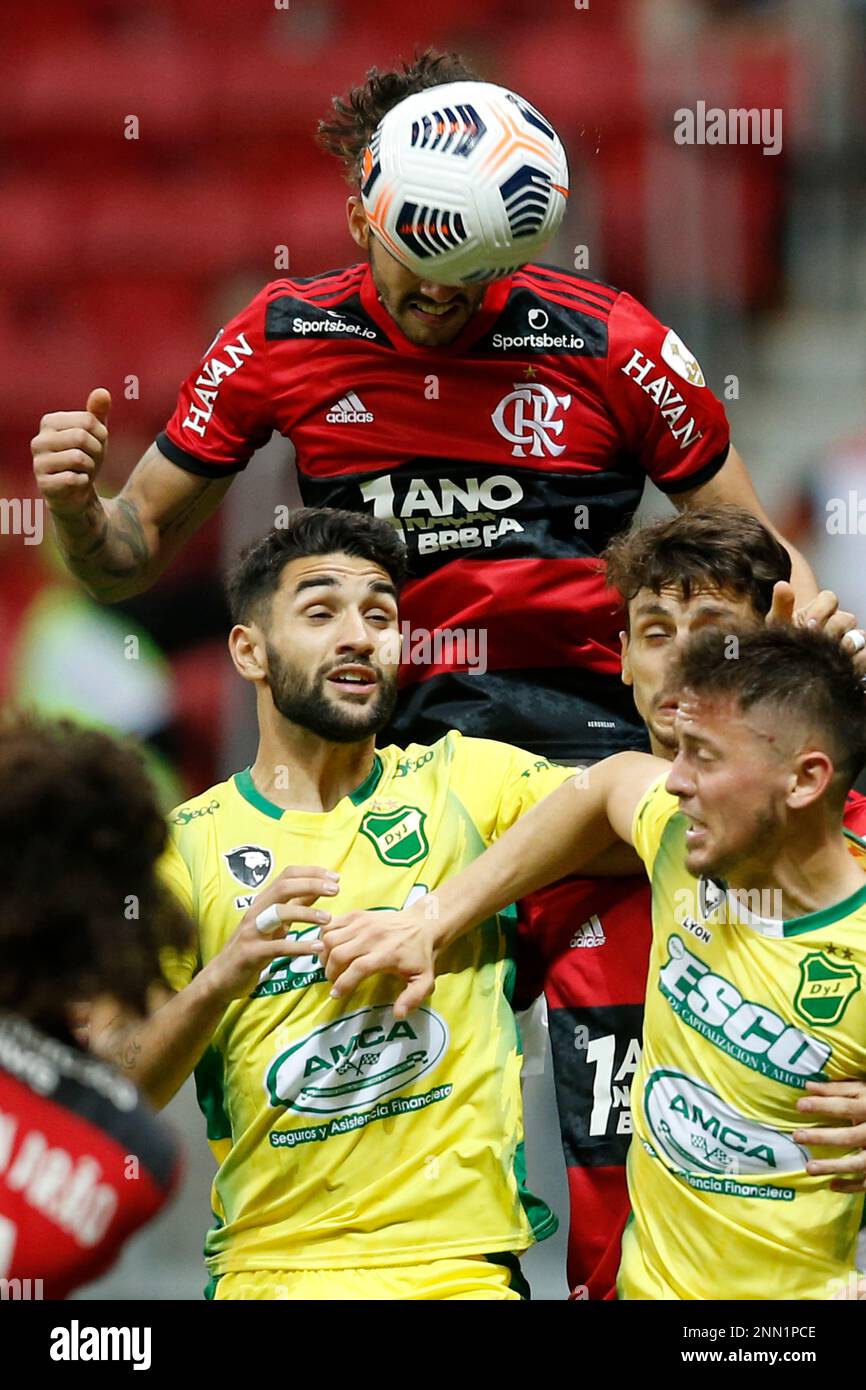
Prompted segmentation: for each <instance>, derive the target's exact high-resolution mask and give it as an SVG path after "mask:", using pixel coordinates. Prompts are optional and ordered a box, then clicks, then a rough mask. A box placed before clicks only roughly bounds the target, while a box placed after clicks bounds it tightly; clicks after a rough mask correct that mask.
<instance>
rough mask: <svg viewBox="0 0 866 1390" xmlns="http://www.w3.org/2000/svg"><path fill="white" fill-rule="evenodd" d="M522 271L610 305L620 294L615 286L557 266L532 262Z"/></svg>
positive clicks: (523, 267)
mask: <svg viewBox="0 0 866 1390" xmlns="http://www.w3.org/2000/svg"><path fill="white" fill-rule="evenodd" d="M520 270H521V272H522V273H523V274H524V275H532V276H534V277H535V278H537V279H539V280H545V281H546V280H549V281H550V282H551V283H554V284H559V285H561V286H562V288H563V289H567V290H571V291H572V292H573V293H575V294H589V295H592V296H594V297H595V298H598V299H602V300H605V301H606V302H607V303H609V304H613V302H614V300H615V299H617V298H618V297H619V294H620V291H619V290H618V289H617V288H616V287H615V286H614V285H607V284H605V283H604V281H602V280H591V279H590V278H589V277H588V276H586V275H576V274H575V273H574V272H573V271H570V270H560V269H559V268H558V267H557V266H551V265H534V264H532V263H531V262H530V263H529V264H528V265H523V266H521V267H520Z"/></svg>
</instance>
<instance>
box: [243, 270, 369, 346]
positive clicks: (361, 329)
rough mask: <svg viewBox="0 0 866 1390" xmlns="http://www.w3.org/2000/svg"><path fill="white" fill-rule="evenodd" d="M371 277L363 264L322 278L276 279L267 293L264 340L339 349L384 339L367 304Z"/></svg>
mask: <svg viewBox="0 0 866 1390" xmlns="http://www.w3.org/2000/svg"><path fill="white" fill-rule="evenodd" d="M366 274H367V266H366V264H365V263H363V262H360V263H358V264H356V265H350V266H344V267H343V268H342V269H340V270H326V271H323V272H322V274H320V275H311V276H306V277H303V278H291V279H289V278H286V279H283V280H272V281H271V282H270V283H269V284H268V285H267V286H266V287H265V290H264V292H263V295H264V333H265V338H266V339H267V340H268V341H269V342H276V341H281V342H286V341H291V340H294V341H296V342H299V343H310V342H313V343H330V344H332V345H333V344H336V345H337V346H339V345H340V344H341V343H345V342H350V341H357V339H359V338H361V339H363V340H365V341H368V342H369V341H371V340H376V341H379V340H382V333H381V330H380V328H379V326H378V325H377V324H376V323H375V321H374V320H373V319H372V318H371V317H370V315H369V314H368V313H367V311H366V309H365V307H364V305H363V303H362V298H361V287H362V285H363V283H364V279H365V276H366Z"/></svg>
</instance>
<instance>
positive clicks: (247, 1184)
mask: <svg viewBox="0 0 866 1390" xmlns="http://www.w3.org/2000/svg"><path fill="white" fill-rule="evenodd" d="M573 775H574V774H573V770H571V769H568V768H563V767H552V766H551V765H550V764H549V763H548V762H547V761H546V760H545V759H542V758H537V757H534V756H533V755H532V754H530V753H525V752H523V751H521V750H520V749H517V748H512V747H510V746H509V745H507V744H502V743H495V742H491V741H488V740H485V739H474V738H463V737H462V736H461V735H460V734H459V733H449V734H447V735H446V736H445V737H444V738H442V739H441V740H440V741H439V742H438V743H436V744H434V745H432V747H423V746H420V745H415V744H413V745H410V747H409V748H407V749H406V750H405V751H403V750H401V749H399V748H393V747H392V748H387V749H384V750H380V751H379V752H378V753H377V754H376V758H375V763H374V767H373V770H372V771H371V773H370V775H369V777H368V778H367V780H366V781H365V782H364V783H363V784H362V785H361V786H359V787H358V788H357V789H356V791H355V792H353V793H352V795H350V796H347V797H344V798H343V800H342V801H340V802H339V804H338V805H337V806H335V807H334V809H333V810H332V811H330V812H328V813H326V814H321V813H314V812H309V811H284V810H282V809H281V808H280V807H278V806H276V805H274V803H273V802H271V801H269V800H267V799H266V798H265V797H264V796H262V795H261V794H260V793H259V792H258V791H257V790H256V788H255V786H254V785H253V782H252V779H251V776H250V773H249V771H246V772H241V773H238V774H237V775H236V776H235V777H233V778H231V779H230V780H229V781H228V782H224V783H222V784H220V785H219V786H216V787H213V788H211V790H210V791H207V792H205V793H204V794H203V795H202V796H198V797H195V798H194V799H193V800H191V801H188V802H186V803H184V805H182V806H180V807H179V808H178V809H177V810H176V811H175V812H174V813H173V815H172V816H171V818H170V822H171V845H170V848H169V851H168V852H167V854H166V858H165V875H166V878H167V880H168V882H169V883H170V885H171V886H172V888H173V889H174V891H175V892H176V894H177V895H178V897H179V898H180V900H181V902H182V903H183V904H184V905H185V906H186V908H187V910H188V911H189V913H190V914H191V916H192V917H193V919H194V921H195V922H196V923H197V924H198V949H197V951H191V952H190V953H189V955H188V956H187V957H186V958H183V957H179V958H175V959H173V960H171V961H169V962H167V966H166V975H167V978H168V980H169V983H170V984H171V985H172V987H173V988H175V989H181V988H182V987H183V986H184V985H185V984H187V983H188V982H189V981H190V979H191V978H192V976H193V974H194V972H195V971H196V970H197V969H198V968H200V966H201V965H202V964H206V963H207V962H208V961H209V960H211V959H212V958H213V957H214V956H215V955H216V954H217V952H218V951H219V950H220V949H221V948H222V947H223V946H224V945H225V943H226V941H227V940H228V939H229V937H230V936H231V935H232V933H233V932H234V931H235V929H236V928H237V925H238V923H239V921H240V919H241V917H242V916H243V914H244V912H245V911H246V909H247V907H248V906H249V904H250V903H251V901H252V899H253V897H254V896H255V895H256V894H257V893H258V892H260V891H261V890H262V889H263V888H265V887H266V886H267V884H268V883H269V881H270V880H271V879H272V878H273V877H274V876H275V875H277V874H279V873H280V872H281V871H282V870H284V869H285V868H286V867H287V866H288V865H291V864H297V865H303V864H320V865H322V866H323V867H324V868H328V869H334V870H336V871H337V872H338V873H339V874H340V892H339V895H338V896H337V897H335V898H331V899H328V900H326V901H324V902H323V904H322V905H323V906H325V907H326V908H327V909H328V911H330V912H333V913H334V914H339V913H342V912H348V911H351V910H353V909H358V908H401V907H404V906H405V905H407V904H408V903H410V902H412V901H414V900H415V899H416V898H418V897H419V896H421V895H423V894H424V893H425V892H427V891H431V890H433V889H435V888H437V887H438V886H439V885H440V884H442V883H444V882H445V881H446V880H447V879H449V878H451V877H452V876H453V875H454V874H456V873H458V872H459V871H460V869H462V868H463V867H464V866H465V865H467V864H468V863H470V861H471V860H473V859H474V858H475V857H476V855H479V854H481V853H482V852H483V850H484V849H485V848H486V847H487V846H488V845H489V844H490V843H491V842H492V841H493V840H494V839H496V838H497V837H498V836H499V835H501V834H503V833H504V831H505V830H506V829H507V828H508V827H509V826H510V825H512V824H513V823H514V821H516V820H517V819H518V817H519V816H521V815H522V814H523V813H524V812H525V811H527V810H528V809H529V808H530V807H531V806H533V805H534V804H535V803H536V802H537V801H539V800H541V798H542V797H544V796H545V795H547V793H548V792H550V791H553V790H554V789H555V788H556V787H557V786H559V785H560V784H561V783H562V782H563V781H565V780H567V779H568V778H569V777H570V776H573ZM506 928H507V924H506V923H505V921H504V920H502V919H491V920H489V921H486V922H484V923H482V925H481V926H480V927H479V928H478V929H477V930H475V931H473V932H472V933H470V934H469V935H467V936H465V937H464V938H462V939H461V940H460V941H458V942H457V943H455V945H454V946H452V947H451V948H449V950H448V952H447V953H446V954H444V955H443V956H442V957H441V958H440V961H439V963H438V971H439V973H438V976H437V981H436V988H435V990H434V992H433V994H432V995H431V997H430V998H429V999H428V1000H427V1001H426V1002H425V1004H424V1005H423V1007H421V1008H418V1009H416V1010H415V1011H414V1012H413V1013H411V1014H410V1015H409V1017H408V1018H407V1019H406V1020H404V1021H400V1020H398V1019H396V1018H395V1017H394V1013H393V1008H392V1005H393V1002H394V1000H395V998H396V997H397V994H398V993H399V992H400V990H401V988H402V985H401V982H400V981H398V980H396V979H394V978H393V977H388V976H382V975H380V976H376V977H374V978H372V979H370V980H367V981H365V982H364V983H363V984H362V985H361V986H360V987H359V988H358V989H357V990H356V991H355V992H354V994H352V995H351V996H350V997H349V998H347V999H342V1000H335V999H332V998H331V997H330V983H329V982H328V981H327V980H326V979H325V975H324V972H323V971H322V970H321V968H320V966H319V962H318V960H317V959H316V958H315V957H313V956H306V957H303V956H302V957H295V958H288V957H283V958H281V959H279V960H277V961H275V962H274V964H273V965H272V966H271V967H269V968H268V969H267V970H266V971H265V972H264V973H263V975H262V977H261V979H260V980H259V983H258V985H257V986H256V988H255V989H254V990H253V991H252V993H251V995H250V996H249V998H245V999H242V1000H236V1001H235V1002H233V1003H232V1004H231V1006H230V1007H229V1008H227V1010H226V1012H225V1014H224V1016H223V1018H222V1020H221V1022H220V1025H219V1027H218V1028H217V1030H216V1033H215V1035H214V1037H213V1040H212V1043H211V1045H210V1047H209V1048H208V1050H207V1052H206V1053H205V1055H204V1057H203V1058H202V1060H201V1063H200V1065H199V1066H198V1068H197V1069H196V1086H197V1091H198V1097H199V1103H200V1105H201V1108H202V1110H203V1112H204V1114H205V1116H206V1118H207V1129H208V1137H209V1139H210V1141H211V1145H212V1147H213V1150H214V1153H215V1156H216V1158H217V1162H218V1163H219V1171H218V1172H217V1175H216V1178H215V1180H214V1185H213V1208H214V1213H215V1215H216V1218H217V1226H216V1228H215V1229H214V1230H212V1231H211V1232H210V1233H209V1235H208V1238H207V1242H206V1247H205V1254H206V1257H207V1263H208V1266H209V1268H210V1270H211V1272H212V1273H214V1274H222V1273H225V1272H228V1271H230V1270H237V1271H240V1270H252V1269H261V1270H268V1269H284V1270H290V1269H329V1268H332V1269H340V1268H352V1267H359V1268H362V1267H364V1266H368V1267H373V1266H379V1265H405V1264H409V1263H412V1262H413V1261H427V1260H430V1259H434V1258H438V1257H443V1258H446V1257H451V1256H457V1255H467V1254H487V1253H491V1254H493V1253H496V1252H506V1251H519V1250H522V1249H525V1248H526V1247H527V1246H528V1245H529V1244H530V1243H531V1242H532V1240H533V1238H540V1237H544V1236H546V1235H549V1234H550V1232H551V1231H552V1230H554V1229H555V1224H556V1223H555V1220H554V1218H553V1216H552V1215H551V1213H550V1212H549V1211H548V1210H547V1208H546V1207H545V1206H544V1204H543V1203H541V1202H538V1201H537V1200H535V1199H533V1198H531V1197H529V1195H528V1194H527V1193H526V1191H525V1190H524V1188H523V1183H522V1138H523V1124H522V1117H521V1098H520V1056H519V1040H518V1036H517V1029H516V1026H515V1022H514V1017H513V1014H512V1012H511V1007H510V1004H509V1001H508V995H509V990H510V984H511V977H512V974H513V966H512V962H511V956H510V942H509V934H508V932H507V929H506ZM315 931H316V928H305V929H303V930H301V931H298V932H297V933H295V935H296V936H302V935H304V934H305V932H312V934H315Z"/></svg>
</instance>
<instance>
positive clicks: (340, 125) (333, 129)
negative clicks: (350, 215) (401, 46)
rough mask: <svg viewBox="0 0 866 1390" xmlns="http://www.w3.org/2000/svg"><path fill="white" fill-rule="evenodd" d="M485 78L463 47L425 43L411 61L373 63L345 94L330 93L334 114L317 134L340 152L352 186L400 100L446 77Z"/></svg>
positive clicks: (461, 79) (450, 79) (330, 150)
mask: <svg viewBox="0 0 866 1390" xmlns="http://www.w3.org/2000/svg"><path fill="white" fill-rule="evenodd" d="M482 80H483V79H482V78H481V77H480V75H479V74H478V73H477V72H476V71H475V70H474V69H473V68H471V67H470V66H469V64H468V63H467V62H466V61H465V59H463V58H461V56H460V54H459V53H440V52H439V51H438V49H435V48H426V49H425V50H424V52H423V53H418V52H417V51H416V53H415V56H414V57H413V59H412V61H411V62H406V61H405V60H402V62H401V65H400V66H399V67H396V68H392V69H391V71H390V72H379V70H378V68H370V70H369V72H368V73H367V80H366V82H362V83H361V84H360V86H358V87H353V88H352V89H351V91H348V92H345V93H344V94H343V96H336V97H332V98H331V106H332V108H333V115H331V116H328V117H324V118H323V119H322V120H321V121H319V124H318V126H317V127H316V139H317V140H318V142H319V144H320V145H321V146H322V149H324V150H327V152H328V154H333V155H336V157H337V158H338V159H339V160H340V161H341V162H342V164H343V167H344V169H345V172H346V180H347V182H348V183H350V184H351V185H352V186H353V187H357V186H358V185H359V184H360V182H361V157H362V155H363V153H364V150H365V149H366V147H367V145H369V143H370V137H371V135H372V134H373V131H374V130H375V129H376V126H377V125H378V124H379V122H380V121H381V119H382V117H383V116H384V115H385V114H386V112H388V111H390V110H391V109H392V107H394V106H397V105H398V104H399V103H400V102H401V101H402V100H403V98H404V97H408V96H412V94H413V93H414V92H423V91H425V90H426V89H427V88H428V87H438V86H439V85H440V84H441V83H442V82H480V81H482Z"/></svg>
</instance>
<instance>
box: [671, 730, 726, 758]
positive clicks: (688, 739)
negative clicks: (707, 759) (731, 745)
mask: <svg viewBox="0 0 866 1390" xmlns="http://www.w3.org/2000/svg"><path fill="white" fill-rule="evenodd" d="M679 735H680V740H681V742H682V743H690V744H692V745H697V746H698V747H700V748H709V749H710V750H711V751H712V752H713V753H720V752H722V749H723V745H722V744H721V743H716V742H715V740H714V739H711V738H707V736H706V734H690V733H688V732H687V731H686V730H685V729H683V728H682V725H680V729H679Z"/></svg>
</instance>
